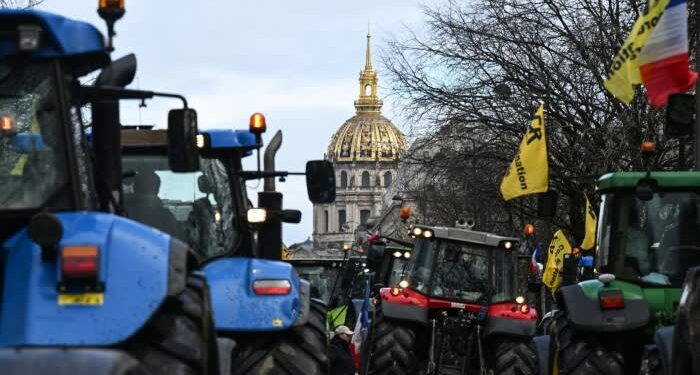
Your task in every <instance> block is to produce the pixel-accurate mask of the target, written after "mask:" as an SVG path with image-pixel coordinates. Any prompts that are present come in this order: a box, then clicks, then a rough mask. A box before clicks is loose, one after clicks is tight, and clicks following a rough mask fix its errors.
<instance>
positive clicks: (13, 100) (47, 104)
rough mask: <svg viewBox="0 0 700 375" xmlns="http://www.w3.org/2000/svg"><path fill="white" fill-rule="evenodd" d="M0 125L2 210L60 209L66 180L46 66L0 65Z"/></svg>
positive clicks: (62, 146)
mask: <svg viewBox="0 0 700 375" xmlns="http://www.w3.org/2000/svg"><path fill="white" fill-rule="evenodd" d="M0 125H1V126H0V181H2V182H3V184H2V185H3V186H2V189H0V209H5V210H22V209H36V208H39V207H41V206H44V205H46V204H49V203H50V204H52V205H53V206H61V202H62V199H64V200H65V199H66V198H67V196H68V194H67V190H68V189H65V188H66V187H67V185H68V181H69V178H68V172H67V167H66V158H67V155H66V152H65V141H66V140H65V136H64V131H65V129H64V127H63V126H62V123H61V111H60V107H59V105H58V93H57V92H56V88H55V81H54V77H53V69H52V65H51V63H50V62H32V63H26V64H22V65H20V64H11V63H9V62H7V61H0ZM64 193H66V194H64Z"/></svg>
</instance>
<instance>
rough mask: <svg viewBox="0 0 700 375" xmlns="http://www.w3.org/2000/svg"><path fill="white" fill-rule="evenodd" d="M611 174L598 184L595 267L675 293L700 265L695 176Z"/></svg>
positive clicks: (699, 218)
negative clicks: (598, 219) (598, 210)
mask: <svg viewBox="0 0 700 375" xmlns="http://www.w3.org/2000/svg"><path fill="white" fill-rule="evenodd" d="M643 177H644V174H643V173H639V172H638V173H633V172H631V173H615V174H609V175H606V176H603V177H602V178H601V180H600V182H599V190H600V192H601V215H600V224H599V231H598V233H599V242H598V243H599V248H598V254H597V255H598V256H597V263H598V269H599V270H600V271H601V272H602V273H611V274H613V275H615V278H616V279H617V280H624V281H628V282H631V283H635V284H638V285H641V286H643V287H652V288H653V287H657V288H680V287H681V285H682V283H683V279H684V278H685V275H686V272H687V271H688V269H689V268H691V267H693V266H696V265H698V264H700V190H698V189H697V186H698V185H699V184H700V177H698V175H697V174H696V173H692V172H665V173H664V172H654V173H652V174H651V178H649V179H645V178H643Z"/></svg>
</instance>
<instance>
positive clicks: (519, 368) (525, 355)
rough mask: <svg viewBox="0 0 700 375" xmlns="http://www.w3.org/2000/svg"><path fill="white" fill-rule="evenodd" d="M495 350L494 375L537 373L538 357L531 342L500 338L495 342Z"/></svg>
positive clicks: (527, 374) (530, 374)
mask: <svg viewBox="0 0 700 375" xmlns="http://www.w3.org/2000/svg"><path fill="white" fill-rule="evenodd" d="M493 349H494V350H493V352H492V353H493V355H494V358H493V362H492V363H493V366H494V368H493V369H494V374H496V375H501V374H502V375H532V374H536V373H537V355H536V354H535V349H534V347H533V346H532V343H531V342H529V341H526V340H524V339H522V340H518V339H515V338H508V337H499V338H497V339H496V341H494V345H493ZM544 375H546V374H544Z"/></svg>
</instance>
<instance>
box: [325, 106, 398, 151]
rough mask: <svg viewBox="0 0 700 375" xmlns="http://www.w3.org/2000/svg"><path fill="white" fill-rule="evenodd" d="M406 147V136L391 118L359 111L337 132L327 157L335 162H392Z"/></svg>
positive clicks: (329, 146)
mask: <svg viewBox="0 0 700 375" xmlns="http://www.w3.org/2000/svg"><path fill="white" fill-rule="evenodd" d="M406 149H408V144H407V143H406V138H405V137H404V135H403V133H401V131H400V130H399V129H397V128H396V126H394V124H392V123H391V121H389V119H387V118H386V117H384V116H382V115H380V114H379V113H366V112H360V113H358V114H356V115H355V116H353V117H351V118H350V119H348V120H347V121H345V124H343V126H341V127H340V129H338V131H336V132H335V134H334V135H333V138H331V143H330V145H328V157H329V158H330V159H331V160H333V161H335V162H354V161H370V162H371V161H389V162H391V161H397V160H398V159H399V156H400V155H401V154H403V153H404V151H406Z"/></svg>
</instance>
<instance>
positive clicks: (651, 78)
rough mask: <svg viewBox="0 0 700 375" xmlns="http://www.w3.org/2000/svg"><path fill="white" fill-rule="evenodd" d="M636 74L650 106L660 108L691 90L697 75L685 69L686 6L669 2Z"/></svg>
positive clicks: (682, 0)
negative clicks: (669, 99)
mask: <svg viewBox="0 0 700 375" xmlns="http://www.w3.org/2000/svg"><path fill="white" fill-rule="evenodd" d="M639 73H640V74H641V76H642V83H643V84H644V87H646V89H647V96H648V97H649V103H650V104H651V105H652V106H653V107H655V108H660V107H663V106H665V105H666V104H667V103H668V97H669V95H670V94H674V93H680V92H686V91H688V90H690V89H691V88H693V86H694V85H695V81H697V79H698V74H697V73H696V72H694V71H692V70H690V68H689V65H688V3H687V2H686V1H685V0H671V1H669V2H668V5H667V6H666V9H665V10H664V12H663V14H662V15H661V18H660V19H659V22H658V23H657V24H656V27H654V30H652V32H651V35H649V39H648V40H647V42H646V43H645V44H644V48H642V51H641V53H640V54H639Z"/></svg>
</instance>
